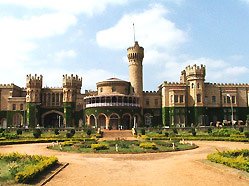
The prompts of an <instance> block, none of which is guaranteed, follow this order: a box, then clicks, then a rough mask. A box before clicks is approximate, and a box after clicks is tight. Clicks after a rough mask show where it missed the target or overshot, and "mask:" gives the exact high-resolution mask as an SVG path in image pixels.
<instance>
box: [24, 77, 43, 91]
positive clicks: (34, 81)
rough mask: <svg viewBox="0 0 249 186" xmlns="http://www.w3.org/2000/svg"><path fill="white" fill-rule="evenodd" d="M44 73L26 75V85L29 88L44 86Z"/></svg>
mask: <svg viewBox="0 0 249 186" xmlns="http://www.w3.org/2000/svg"><path fill="white" fill-rule="evenodd" d="M42 78H43V77H42V75H40V76H38V75H37V74H35V75H34V76H32V75H31V74H29V75H27V77H26V87H27V88H42Z"/></svg>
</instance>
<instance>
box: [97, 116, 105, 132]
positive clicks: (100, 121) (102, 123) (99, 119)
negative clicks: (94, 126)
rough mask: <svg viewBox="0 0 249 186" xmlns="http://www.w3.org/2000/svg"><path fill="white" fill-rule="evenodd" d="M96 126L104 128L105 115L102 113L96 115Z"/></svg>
mask: <svg viewBox="0 0 249 186" xmlns="http://www.w3.org/2000/svg"><path fill="white" fill-rule="evenodd" d="M98 127H100V128H101V129H105V128H106V116H105V115H104V114H100V115H99V117H98Z"/></svg>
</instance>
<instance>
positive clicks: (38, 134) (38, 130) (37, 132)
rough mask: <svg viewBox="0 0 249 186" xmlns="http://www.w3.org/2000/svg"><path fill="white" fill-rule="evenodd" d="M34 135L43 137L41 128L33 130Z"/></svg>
mask: <svg viewBox="0 0 249 186" xmlns="http://www.w3.org/2000/svg"><path fill="white" fill-rule="evenodd" d="M33 136H34V137H35V138H39V137H41V129H35V130H34V131H33Z"/></svg>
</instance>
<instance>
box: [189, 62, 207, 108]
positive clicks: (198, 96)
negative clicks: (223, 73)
mask: <svg viewBox="0 0 249 186" xmlns="http://www.w3.org/2000/svg"><path fill="white" fill-rule="evenodd" d="M185 72H186V80H187V82H188V85H189V98H188V100H189V102H188V104H189V105H188V106H197V107H202V106H203V105H204V101H205V99H204V81H205V74H206V68H205V66H204V65H201V66H197V65H193V66H187V67H186V69H185Z"/></svg>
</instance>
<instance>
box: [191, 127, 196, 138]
mask: <svg viewBox="0 0 249 186" xmlns="http://www.w3.org/2000/svg"><path fill="white" fill-rule="evenodd" d="M191 133H192V135H193V136H196V130H195V128H191Z"/></svg>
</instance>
